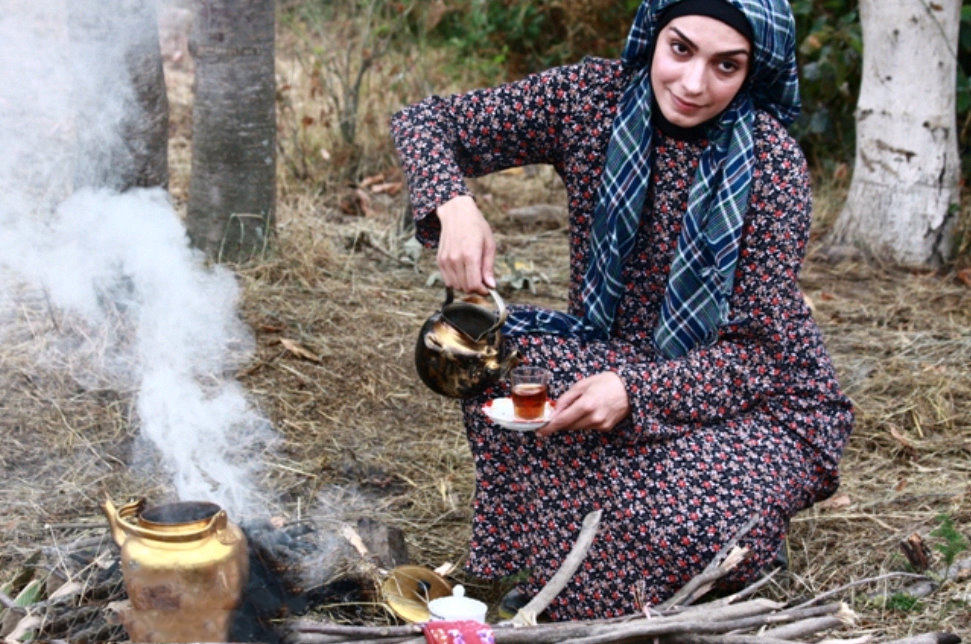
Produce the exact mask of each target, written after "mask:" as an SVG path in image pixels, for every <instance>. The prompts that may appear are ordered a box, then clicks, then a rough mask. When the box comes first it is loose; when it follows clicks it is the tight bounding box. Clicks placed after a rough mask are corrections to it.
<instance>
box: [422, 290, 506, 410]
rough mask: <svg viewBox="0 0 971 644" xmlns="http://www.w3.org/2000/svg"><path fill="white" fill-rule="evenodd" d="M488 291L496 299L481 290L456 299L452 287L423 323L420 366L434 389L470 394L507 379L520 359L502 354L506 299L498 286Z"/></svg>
mask: <svg viewBox="0 0 971 644" xmlns="http://www.w3.org/2000/svg"><path fill="white" fill-rule="evenodd" d="M489 295H490V296H491V297H492V303H490V302H489V300H487V299H486V298H483V297H481V296H479V295H469V296H467V297H465V298H463V299H461V300H455V294H454V292H453V291H452V289H451V288H446V289H445V301H444V302H443V303H442V307H441V309H440V310H439V311H438V312H436V313H434V314H433V315H432V316H431V317H429V318H428V320H426V321H425V323H424V324H423V325H422V327H421V331H419V333H418V342H417V343H416V345H415V368H416V369H417V370H418V376H419V377H420V378H421V380H422V382H424V383H425V384H426V385H428V387H429V388H430V389H431V390H432V391H434V392H436V393H439V394H441V395H443V396H448V397H450V398H471V397H473V396H476V395H478V394H480V393H482V392H483V391H484V390H485V389H486V388H487V387H489V386H490V385H492V384H494V383H496V382H498V381H499V380H500V379H501V378H504V377H505V376H506V374H507V373H508V371H509V370H510V369H512V368H513V367H514V366H516V364H517V363H518V362H519V355H518V354H517V353H516V352H515V351H510V352H509V353H508V354H507V355H502V353H503V348H502V333H501V332H500V331H501V329H502V325H503V323H504V322H505V321H506V316H507V311H506V304H505V302H503V301H502V298H501V297H500V296H499V293H497V292H496V291H495V290H494V289H490V291H489ZM493 304H494V306H492V305H493Z"/></svg>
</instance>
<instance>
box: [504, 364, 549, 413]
mask: <svg viewBox="0 0 971 644" xmlns="http://www.w3.org/2000/svg"><path fill="white" fill-rule="evenodd" d="M549 382H550V372H549V371H548V370H547V369H543V368H542V367H516V368H515V369H513V370H512V372H511V373H510V374H509V384H510V387H511V390H512V408H513V413H514V414H515V416H516V418H518V419H519V420H535V419H537V418H542V417H543V413H544V412H545V411H546V399H547V391H548V387H549Z"/></svg>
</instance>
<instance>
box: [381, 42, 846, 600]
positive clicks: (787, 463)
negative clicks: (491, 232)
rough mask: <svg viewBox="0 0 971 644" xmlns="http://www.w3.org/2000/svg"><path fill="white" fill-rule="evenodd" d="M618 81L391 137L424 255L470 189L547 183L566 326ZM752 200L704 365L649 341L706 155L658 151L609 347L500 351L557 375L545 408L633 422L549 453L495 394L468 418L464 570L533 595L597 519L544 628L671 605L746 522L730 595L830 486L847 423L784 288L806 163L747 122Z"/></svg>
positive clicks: (587, 64)
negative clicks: (505, 180)
mask: <svg viewBox="0 0 971 644" xmlns="http://www.w3.org/2000/svg"><path fill="white" fill-rule="evenodd" d="M627 81H628V76H627V75H626V73H625V71H624V69H623V67H622V66H621V65H620V64H619V63H618V62H615V61H606V60H600V59H588V60H586V61H584V62H583V63H580V64H578V65H573V66H567V67H563V68H557V69H553V70H549V71H546V72H543V73H541V74H536V75H533V76H530V77H527V78H525V79H523V80H521V81H518V82H515V83H511V84H507V85H504V86H500V87H497V88H492V89H486V90H478V91H473V92H469V93H467V94H462V95H455V96H450V97H438V96H433V97H430V98H428V99H426V100H424V101H422V102H420V103H417V104H415V105H412V106H410V107H408V108H405V109H404V110H402V111H401V112H399V113H398V114H396V115H395V116H394V117H393V119H392V134H393V137H394V140H395V144H396V146H397V148H398V150H399V156H400V159H401V164H402V168H403V170H404V172H405V174H406V176H407V178H408V185H409V190H410V196H411V200H412V205H413V208H414V211H415V214H416V220H417V224H418V233H417V234H418V237H419V239H420V240H421V241H422V242H424V243H426V244H428V245H433V244H434V243H435V242H436V238H437V234H438V232H439V229H438V221H437V217H436V216H435V215H434V211H435V208H436V207H437V206H439V205H440V204H442V203H444V202H445V201H447V200H448V199H450V198H452V197H454V196H457V195H461V194H468V193H469V190H468V187H467V185H466V183H465V181H464V177H465V176H480V175H483V174H486V173H489V172H494V171H496V170H501V169H503V168H507V167H510V166H515V165H522V164H528V163H549V164H552V165H553V166H554V167H555V168H556V170H557V171H558V173H559V175H560V176H561V177H562V179H563V182H564V184H565V186H566V191H567V196H568V200H569V209H570V222H569V225H570V258H569V259H570V267H571V272H570V276H571V285H570V299H569V302H568V307H569V310H570V312H571V313H574V314H576V315H582V313H583V302H582V300H581V299H580V291H579V288H580V284H581V281H582V276H583V274H584V270H585V268H586V262H587V248H586V243H587V239H588V234H589V229H590V220H591V216H592V213H593V210H594V205H595V202H596V192H597V186H598V185H599V182H600V174H601V170H602V162H603V159H604V152H605V149H606V146H607V143H608V141H609V138H610V128H611V122H612V119H613V116H614V114H615V112H616V108H617V102H618V99H619V98H620V96H621V94H622V93H623V89H624V84H625V83H626V82H627ZM755 134H756V154H757V155H758V167H757V170H756V174H755V178H754V184H753V186H752V190H751V194H750V207H749V211H748V213H747V219H746V221H747V225H746V228H745V232H744V236H743V240H742V250H741V256H740V259H739V263H738V266H737V269H736V275H735V289H734V296H733V297H732V299H731V302H730V307H731V312H730V318H731V319H730V323H729V324H728V325H727V326H725V327H724V328H723V329H721V331H720V335H719V339H718V341H717V342H715V343H714V344H713V345H711V346H708V347H699V348H696V349H694V350H692V351H691V352H690V353H689V354H688V355H686V356H684V357H683V358H678V359H674V360H668V359H663V358H661V357H660V356H658V355H657V354H656V353H655V351H654V349H653V345H652V341H651V335H652V330H653V328H654V325H655V324H656V322H657V318H658V314H659V310H660V305H661V300H662V297H663V294H664V288H665V282H666V279H667V275H668V272H669V269H670V262H671V260H672V258H673V255H674V251H675V246H676V244H677V238H678V233H679V230H680V225H681V224H680V220H681V217H682V215H683V213H684V210H685V208H686V199H687V195H688V187H689V185H690V183H691V181H692V178H693V176H694V169H695V167H696V164H697V161H698V158H699V155H700V152H701V150H702V149H703V147H704V145H705V144H706V142H705V141H703V140H702V141H686V140H679V139H674V138H671V137H670V136H663V135H661V134H660V133H659V135H658V136H657V138H656V141H657V142H656V146H655V153H654V160H653V173H652V186H651V190H650V193H649V198H648V204H647V206H646V208H645V212H644V215H643V218H642V221H641V225H640V229H639V233H638V239H637V244H636V247H635V250H634V252H633V253H632V255H631V256H630V257H629V258H628V260H627V262H626V265H625V269H624V279H625V283H626V285H627V286H626V295H625V297H624V299H623V301H622V302H621V305H620V308H619V311H618V315H617V319H616V323H615V326H614V329H613V331H612V338H611V340H609V341H604V342H582V341H580V340H579V339H577V338H571V337H562V336H552V335H540V334H532V335H524V336H519V337H515V338H509V339H507V342H508V343H509V345H510V346H515V348H517V349H518V350H519V351H520V353H521V354H522V355H523V356H524V360H525V362H527V363H529V364H535V365H542V366H545V367H547V368H549V369H550V370H552V372H553V374H554V376H553V384H552V394H553V395H554V396H557V395H559V394H561V393H562V392H564V391H565V390H566V389H567V388H568V387H569V386H570V385H571V384H573V383H574V382H576V381H577V380H578V379H580V378H583V377H586V376H590V375H594V374H597V373H600V372H603V371H613V372H615V373H617V374H618V375H619V376H620V377H621V379H622V380H623V381H624V383H625V385H626V388H627V392H628V397H629V400H630V404H631V409H632V413H631V415H630V417H629V418H628V419H626V420H624V421H623V422H622V423H621V424H620V425H618V426H617V427H615V428H614V429H613V430H612V431H610V432H560V433H559V434H557V435H555V436H552V437H550V438H546V439H543V438H539V437H537V436H536V435H535V434H531V433H517V432H510V431H507V430H504V429H502V428H499V427H498V426H496V425H493V424H492V423H491V422H489V420H488V419H487V418H486V417H485V416H484V415H483V413H482V411H481V405H482V403H483V402H484V401H485V400H488V399H490V398H493V397H496V396H505V395H508V390H507V387H506V384H505V383H502V384H500V385H497V386H496V387H494V388H493V389H492V390H490V391H487V392H485V394H483V395H482V396H481V397H479V398H476V399H474V400H468V401H465V402H464V403H463V411H464V419H465V424H466V428H467V432H468V439H469V444H470V446H471V450H472V455H473V459H474V463H475V471H476V493H475V500H474V519H473V530H472V538H471V543H470V552H469V559H468V562H467V568H468V570H469V571H470V572H471V573H473V574H476V575H479V576H482V577H487V578H495V577H502V576H506V575H510V574H513V573H518V572H520V571H529V574H528V579H526V581H524V582H523V583H522V586H523V590H525V591H526V592H527V593H528V594H534V593H535V592H537V591H538V590H539V589H540V588H542V587H543V585H544V584H546V582H548V581H549V579H550V578H551V577H552V575H553V574H554V573H555V572H556V570H557V569H558V567H559V566H560V564H561V563H562V562H563V559H564V558H565V556H566V555H567V553H568V552H569V551H570V549H571V548H572V546H573V544H574V542H575V540H576V537H577V534H578V531H579V529H580V525H581V522H582V520H583V517H584V516H585V515H586V514H587V513H588V512H590V511H592V510H594V509H600V510H602V511H603V517H602V520H601V525H600V528H599V530H598V532H597V536H596V538H595V540H594V543H593V545H592V546H591V549H590V551H589V553H588V555H587V557H586V558H585V560H584V562H583V564H582V565H581V566H580V569H579V570H578V572H577V573H576V575H575V576H574V577H573V579H572V580H571V581H570V583H569V584H568V586H567V587H566V589H565V590H564V591H563V592H562V593H560V595H559V596H558V597H557V598H556V600H555V601H554V603H553V604H552V605H551V606H550V608H549V610H548V612H549V614H550V615H551V616H552V617H553V618H554V619H590V618H603V617H613V616H618V615H624V614H629V613H631V612H633V611H635V610H637V608H638V606H640V605H642V604H644V603H658V602H660V601H663V600H664V599H665V598H667V597H669V596H670V595H672V594H673V593H674V592H676V591H677V590H678V589H679V588H680V587H681V586H682V585H683V584H684V583H685V582H686V581H687V580H689V579H690V578H691V577H692V576H694V575H695V574H697V573H698V572H700V571H701V570H702V569H703V568H704V567H705V565H706V564H707V563H708V562H709V561H711V559H712V558H713V557H714V556H715V555H716V554H717V553H718V552H719V551H720V550H721V549H722V548H723V546H724V545H725V544H726V543H727V542H728V541H730V540H731V539H732V538H733V537H734V536H735V534H736V533H737V532H738V531H739V530H740V528H741V527H742V526H743V525H745V524H746V523H747V522H748V521H749V520H750V518H752V517H755V516H757V517H758V520H757V523H756V524H755V527H754V528H753V529H751V530H750V531H749V532H748V533H747V534H745V535H744V536H743V537H742V539H741V541H740V543H741V545H744V546H746V547H748V548H749V549H750V552H751V554H750V556H749V558H748V559H747V560H746V562H745V563H744V564H743V565H742V566H741V567H739V568H738V569H737V570H736V571H735V572H734V573H733V574H732V576H731V579H729V580H728V582H729V583H741V582H744V581H748V580H751V579H752V578H753V577H754V576H756V575H757V574H758V573H759V571H760V570H761V569H763V567H765V566H766V565H767V564H769V563H770V562H771V561H772V559H773V558H774V556H775V555H776V553H777V551H778V549H779V545H780V543H781V540H782V539H783V538H784V536H785V533H786V530H787V528H788V523H789V519H790V518H791V517H792V516H793V515H794V514H795V513H796V512H798V511H799V510H801V509H803V508H806V507H808V506H809V505H810V504H812V503H813V502H814V501H818V500H820V499H823V498H826V497H827V496H829V495H831V494H832V493H833V491H834V490H835V489H836V488H837V485H838V463H839V461H840V458H841V456H842V452H843V448H844V445H845V443H846V440H847V438H848V436H849V432H850V430H851V427H852V423H853V415H852V408H851V405H850V402H849V401H848V399H847V398H846V397H845V396H844V395H843V393H842V392H841V390H840V387H839V385H838V383H837V381H836V377H835V374H834V370H833V367H832V364H831V362H830V359H829V357H828V355H827V353H826V350H825V347H824V345H823V341H822V338H821V335H820V332H819V329H818V327H817V326H816V324H815V322H814V321H813V319H812V316H811V313H810V311H809V309H808V307H807V306H806V304H805V301H804V299H803V297H802V294H801V292H800V290H799V287H798V284H797V277H798V273H799V269H800V266H801V263H802V260H803V257H804V255H805V251H806V243H807V240H808V236H809V224H810V217H811V195H810V188H809V181H808V175H807V170H806V163H805V159H804V157H803V155H802V152H801V150H800V149H799V147H798V145H797V144H796V143H795V141H794V140H793V139H792V138H791V137H790V136H789V134H788V133H787V132H786V131H785V129H784V128H783V127H782V126H781V125H780V124H779V123H778V122H776V121H775V120H774V119H773V118H772V117H770V116H769V115H767V114H764V113H759V114H758V116H757V121H756V128H755Z"/></svg>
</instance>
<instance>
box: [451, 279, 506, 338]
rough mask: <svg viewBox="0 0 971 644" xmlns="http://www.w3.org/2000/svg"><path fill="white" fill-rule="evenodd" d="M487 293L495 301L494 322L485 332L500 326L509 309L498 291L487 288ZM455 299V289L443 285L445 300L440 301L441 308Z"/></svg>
mask: <svg viewBox="0 0 971 644" xmlns="http://www.w3.org/2000/svg"><path fill="white" fill-rule="evenodd" d="M489 295H490V296H492V301H493V302H495V303H496V323H495V324H493V325H492V326H491V327H489V330H488V331H487V332H486V333H492V332H494V331H496V330H497V329H500V328H502V325H503V324H505V323H506V317H507V316H508V315H509V311H507V310H506V303H505V302H504V301H503V299H502V297H500V295H499V292H498V291H497V290H496V289H494V288H490V289H489ZM454 299H455V291H454V290H453V289H452V287H451V286H446V287H445V301H444V302H442V308H445V307H446V306H448V305H449V304H451V303H452V301H453V300H454Z"/></svg>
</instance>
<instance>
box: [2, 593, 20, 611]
mask: <svg viewBox="0 0 971 644" xmlns="http://www.w3.org/2000/svg"><path fill="white" fill-rule="evenodd" d="M0 604H3V607H4V608H13V607H15V606H16V605H17V604H16V603H14V600H13V599H11V598H10V595H8V594H7V593H5V592H3V591H2V590H0Z"/></svg>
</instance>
